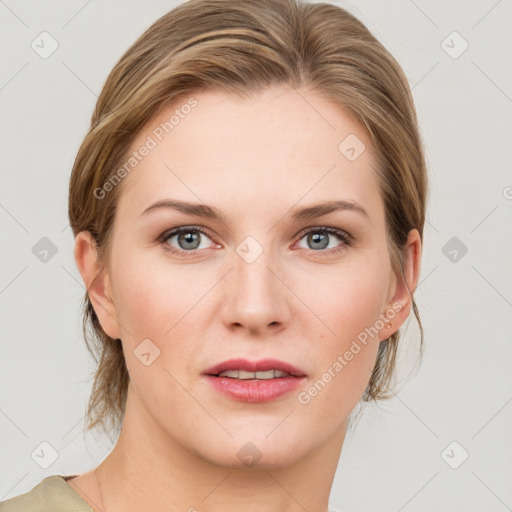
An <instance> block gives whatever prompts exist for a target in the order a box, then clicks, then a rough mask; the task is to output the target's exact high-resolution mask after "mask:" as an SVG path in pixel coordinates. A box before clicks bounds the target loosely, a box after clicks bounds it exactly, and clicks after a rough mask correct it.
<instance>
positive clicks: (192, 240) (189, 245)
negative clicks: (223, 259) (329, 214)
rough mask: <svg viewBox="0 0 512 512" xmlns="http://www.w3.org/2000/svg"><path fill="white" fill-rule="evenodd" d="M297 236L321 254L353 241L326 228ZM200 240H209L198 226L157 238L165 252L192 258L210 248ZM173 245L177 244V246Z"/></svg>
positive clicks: (181, 228) (187, 227)
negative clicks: (336, 241) (333, 243)
mask: <svg viewBox="0 0 512 512" xmlns="http://www.w3.org/2000/svg"><path fill="white" fill-rule="evenodd" d="M299 236H301V238H300V239H299V242H300V241H301V240H303V239H304V238H306V243H307V244H309V245H310V247H305V248H306V249H309V250H312V251H314V252H323V253H336V252H338V251H342V250H344V249H346V248H347V247H348V246H350V245H352V243H353V240H354V239H353V237H352V235H349V234H348V233H347V232H345V231H342V230H341V229H337V228H331V227H326V226H320V227H313V228H308V229H307V230H305V231H302V232H301V233H300V235H299ZM334 237H336V238H338V240H339V241H341V243H339V244H338V245H335V246H333V245H332V243H331V242H332V239H333V238H334ZM201 238H208V239H210V237H209V236H208V233H207V232H206V231H205V230H204V229H202V228H200V227H198V226H183V227H180V228H176V229H173V230H172V231H168V232H166V233H164V234H163V235H162V236H161V237H160V238H159V241H160V243H161V244H163V246H164V249H165V250H167V251H170V252H173V253H175V254H178V255H180V256H184V257H193V256H195V255H196V254H197V251H199V250H200V249H208V248H211V247H212V246H211V245H208V244H207V243H206V244H205V243H203V241H202V240H201ZM173 239H175V240H174V244H173V243H171V242H172V241H173ZM210 240H211V239H210ZM175 244H177V246H176V245H175ZM216 246H217V247H221V246H219V245H218V244H216ZM301 248H304V247H301ZM325 249H327V250H325Z"/></svg>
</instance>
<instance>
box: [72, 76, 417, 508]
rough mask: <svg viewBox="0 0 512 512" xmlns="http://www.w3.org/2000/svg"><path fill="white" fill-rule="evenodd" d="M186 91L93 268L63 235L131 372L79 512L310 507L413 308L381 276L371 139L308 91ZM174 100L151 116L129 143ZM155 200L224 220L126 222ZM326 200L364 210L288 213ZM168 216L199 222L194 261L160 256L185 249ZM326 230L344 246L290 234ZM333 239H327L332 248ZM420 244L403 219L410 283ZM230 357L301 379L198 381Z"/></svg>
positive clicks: (90, 253) (86, 254) (397, 286)
mask: <svg viewBox="0 0 512 512" xmlns="http://www.w3.org/2000/svg"><path fill="white" fill-rule="evenodd" d="M193 96H194V98H196V99H197V101H198V105H197V106H196V107H195V108H194V109H193V110H192V111H191V112H190V114H189V115H188V116H186V117H185V118H184V119H181V120H180V123H179V125H177V126H176V127H175V128H174V130H173V131H172V133H170V134H169V135H167V136H166V137H165V138H164V139H163V140H162V141H161V142H160V143H159V144H158V145H157V147H155V148H154V149H152V150H151V151H150V153H149V155H148V156H146V157H145V158H144V159H143V160H142V161H141V162H140V163H139V164H138V166H137V167H136V168H135V169H134V170H133V171H132V172H131V173H130V174H129V175H128V176H127V177H126V178H125V179H124V180H125V181H124V182H123V184H122V186H123V192H122V195H121V198H120V202H119V205H118V210H117V213H116V219H115V224H114V230H113V239H112V243H113V245H112V257H111V261H110V262H109V265H108V268H106V269H104V271H103V272H102V273H101V274H100V276H99V277H98V278H97V279H94V278H95V277H96V274H97V270H98V267H97V259H96V253H95V251H94V247H93V245H92V243H91V238H90V236H89V233H87V232H82V233H80V234H78V236H77V237H76V241H75V259H76V262H77V266H78V268H79V271H80V273H81V275H82V277H83V280H84V283H85V284H86V286H87V289H88V292H89V296H90V298H91V301H92V303H93V305H94V308H95V311H96V313H97V315H98V317H99V320H100V322H101V325H102V327H103V329H104V330H105V332H106V333H107V334H108V335H109V336H111V337H112V338H121V340H122V344H123V350H124V354H125V358H126V362H127V367H128V369H129V372H130V378H131V382H130V386H129V391H128V402H127V408H126V416H125V420H124V424H123V430H122V433H121V435H120V438H119V440H118V442H117V444H116V445H115V447H114V449H113V450H112V452H111V453H110V454H109V455H108V456H107V457H106V459H105V460H104V461H103V462H102V463H101V464H100V465H99V467H98V475H99V482H100V485H101V491H102V492H101V493H100V491H99V489H98V483H97V481H96V477H95V475H94V473H93V472H92V471H90V472H88V473H85V474H83V475H79V476H78V477H76V478H74V479H73V480H69V484H70V485H71V486H72V487H73V488H74V489H75V490H76V491H77V492H78V493H79V494H81V495H82V497H83V498H84V499H85V500H86V501H87V502H88V503H89V504H90V506H91V507H92V508H93V510H102V509H104V510H108V511H109V512H117V511H124V512H130V511H140V510H169V511H178V510H180V511H185V510H189V509H191V510H194V509H193V508H191V507H194V508H195V509H197V510H208V511H211V512H220V511H221V510H222V511H223V512H231V511H235V510H236V511H237V512H238V511H239V510H241V509H243V510H244V511H246V512H256V511H258V512H277V511H279V512H283V511H286V512H295V511H301V512H303V511H304V510H307V511H308V512H325V510H327V508H328V499H329V494H330V490H331V486H332V482H333V479H334V475H335V471H336V467H337V464H338V460H339V456H340V453H341V448H342V445H343V441H344V438H345V433H346V428H347V420H348V418H349V415H350V413H351V412H352V410H353V409H354V407H355V406H356V405H357V403H358V402H359V400H360V398H361V396H362V394H363V392H364V390H365V388H366V386H367V384H368V381H369V379H370V376H371V372H372V369H373V367H374V365H375V360H376V356H377V350H378V346H379V342H380V341H381V340H384V339H386V338H388V337H389V336H390V335H391V334H392V333H393V332H395V331H396V330H398V328H399V327H400V326H401V325H402V324H403V323H404V321H405V320H406V319H407V317H408V315H409V313H410V309H411V301H410V296H409V293H408V291H407V288H406V286H405V283H404V282H403V281H402V280H399V279H397V277H396V276H395V274H394V273H393V271H392V269H391V264H390V258H389V253H388V250H387V245H386V227H385V216H384V204H383V202H382V198H381V195H380V191H379V188H378V184H377V180H376V176H375V172H374V169H373V165H374V154H373V152H372V147H371V144H370V140H369V138H368V137H367V136H366V134H365V132H364V131H363V130H362V128H361V127H360V126H359V125H358V124H357V123H356V122H355V121H354V119H353V118H352V117H350V116H349V115H348V114H347V113H346V112H344V111H343V110H341V109H340V108H339V107H337V106H336V105H335V104H333V103H331V102H329V101H327V100H324V99H321V98H320V97H319V96H318V95H317V94H314V93H313V92H311V91H307V90H305V89H301V90H300V94H298V93H297V92H296V91H294V90H293V89H291V88H290V87H289V86H286V85H282V86H273V87H270V88H268V89H265V90H264V91H261V92H259V93H258V94H256V95H254V97H252V98H251V99H240V98H238V97H236V96H234V95H232V94H227V93H224V92H220V91H208V92H203V93H198V94H194V95H193ZM183 103H184V101H183V102H181V103H179V104H173V105H172V106H170V107H169V108H166V109H165V110H164V111H163V112H162V114H161V115H160V116H158V118H157V119H155V120H154V121H152V122H151V123H149V124H148V126H147V128H146V129H144V130H143V131H141V133H139V135H138V137H137V140H136V141H135V142H134V144H133V148H139V147H140V146H141V145H142V144H143V143H144V141H145V140H146V138H147V136H148V135H151V132H152V130H153V129H154V128H155V126H157V125H158V124H159V123H160V122H162V121H165V120H167V119H169V117H170V115H172V112H173V111H174V110H175V109H176V108H177V105H178V106H179V105H180V104H183ZM349 134H355V135H356V136H357V137H358V138H359V139H360V140H361V141H363V142H364V144H365V146H366V150H365V151H364V152H363V153H362V154H361V155H360V156H359V157H358V158H357V159H356V160H355V161H349V160H348V159H347V158H346V157H345V156H344V155H343V154H342V153H341V152H340V151H339V150H338V145H339V144H340V142H341V141H342V140H343V139H344V138H345V137H346V136H347V135H349ZM328 171H329V172H328ZM166 198H173V199H180V200H185V201H191V202H195V203H206V204H208V205H211V206H214V207H216V208H218V209H219V210H221V211H222V212H223V213H224V215H225V216H226V223H222V222H218V221H214V220H211V219H206V218H201V217H195V216H191V215H187V214H184V213H181V212H177V211H175V210H171V209H164V208H162V209H157V210H155V211H153V212H152V213H150V214H147V215H143V216H141V212H142V211H143V210H144V209H145V208H146V207H147V206H149V205H150V204H152V203H153V202H155V201H157V200H160V199H166ZM339 199H344V200H347V201H356V202H357V203H358V204H359V205H361V206H362V207H363V208H364V209H365V210H366V212H367V214H368V216H365V215H363V214H361V213H360V212H357V211H355V210H343V211H336V212H333V213H329V214H327V215H325V216H323V217H319V218H316V219H310V220H302V221H292V220H290V219H289V218H288V217H287V215H288V214H289V212H290V210H291V209H292V208H295V207H303V206H309V205H313V204H317V203H319V202H322V201H327V200H339ZM180 226H201V227H204V228H205V229H206V230H207V231H208V234H207V235H201V234H199V233H198V236H199V237H201V238H200V240H201V245H200V248H198V249H196V250H195V254H196V255H195V256H194V257H191V258H184V257H182V256H179V255H176V254H173V253H171V252H169V251H166V250H165V248H164V246H165V244H167V246H170V247H174V248H175V249H182V250H187V247H189V246H187V245H186V243H184V241H183V240H182V241H181V245H180V243H179V239H178V237H177V236H174V237H172V238H171V239H169V240H167V241H166V242H165V241H164V242H159V241H158V238H159V236H160V235H162V234H163V233H164V232H166V231H169V230H171V229H173V228H176V227H180ZM323 226H328V227H333V228H337V229H340V230H343V231H345V232H347V233H349V234H350V235H352V237H353V238H354V241H353V243H352V245H346V244H345V243H344V242H343V241H342V240H340V239H338V237H337V236H336V235H329V245H328V247H327V248H324V247H325V246H321V248H320V249H318V248H316V247H318V246H315V245H314V243H312V242H311V240H310V241H309V242H308V236H307V233H306V234H301V232H302V231H303V230H304V229H305V228H310V227H316V228H318V227H323ZM316 233H317V232H316ZM247 236H252V237H253V238H254V239H255V240H256V241H257V242H258V243H259V244H260V246H261V247H262V249H263V252H262V254H261V255H260V256H259V257H258V258H257V259H256V260H255V261H254V262H252V263H248V262H247V261H245V260H244V259H243V258H242V257H240V256H239V254H238V253H237V252H236V249H237V247H238V246H239V245H240V243H241V242H242V241H243V240H244V239H245V238H246V237H247ZM336 247H338V248H339V247H342V250H341V251H339V252H332V251H331V252H330V253H329V250H330V249H331V248H336ZM188 250H189V251H190V249H188ZM420 255H421V242H420V237H419V234H418V232H417V230H412V231H411V232H410V233H409V238H408V242H407V249H406V263H405V276H406V279H407V283H408V286H409V288H410V289H411V290H413V289H414V288H415V287H416V285H417V281H418V275H419V271H420ZM397 303H400V304H401V305H402V309H401V310H400V311H399V312H398V313H396V315H395V316H394V318H393V320H392V327H391V328H387V327H384V328H382V329H381V330H380V332H379V333H378V335H376V336H374V337H373V338H371V339H369V341H368V343H367V345H366V346H362V350H361V351H360V352H359V353H358V354H357V355H355V356H354V357H353V359H352V360H351V361H350V362H349V363H348V364H347V365H346V366H345V367H344V368H343V370H342V371H340V372H339V373H337V374H336V376H335V377H334V378H332V379H331V381H330V382H329V383H328V384H327V385H326V386H325V387H324V388H323V389H322V390H321V392H319V393H318V394H317V395H316V396H315V397H314V398H312V399H311V401H310V402H309V403H307V404H301V403H300V402H299V401H298V398H297V396H298V393H299V392H300V391H304V390H306V389H308V388H309V387H310V386H311V385H312V384H313V383H314V382H316V381H317V380H318V379H321V377H322V374H323V373H324V372H326V371H327V369H328V368H329V367H332V365H333V363H334V362H335V361H336V359H337V357H338V355H340V354H344V353H345V352H346V351H347V350H348V349H349V348H350V346H351V343H352V342H353V340H355V339H356V338H357V336H358V334H359V333H361V332H362V331H364V329H365V328H369V327H370V326H373V325H374V324H375V322H376V320H377V319H378V318H379V315H381V314H382V313H385V312H386V311H388V310H389V309H390V308H392V305H393V304H397ZM146 338H149V339H150V340H151V341H152V343H154V345H156V346H157V347H158V349H159V350H160V356H159V357H158V358H156V359H155V360H154V361H153V362H152V364H151V365H149V366H145V365H144V364H142V363H141V361H140V360H139V359H138V358H137V357H136V356H135V355H134V350H135V349H136V347H137V346H138V345H139V344H140V343H141V341H142V340H144V339H146ZM233 357H244V358H246V359H249V360H258V359H260V358H264V357H275V358H277V359H281V360H284V361H287V362H290V363H291V364H293V365H295V366H297V367H299V368H300V369H302V370H303V371H304V372H306V373H307V378H306V379H305V383H304V384H303V386H301V388H300V389H299V390H296V391H293V392H291V393H290V394H288V395H285V396H282V397H280V398H278V399H276V400H274V401H272V402H267V403H261V404H255V403H245V402H239V401H235V400H232V399H230V398H227V397H225V396H224V395H220V394H219V393H218V392H217V391H215V390H214V389H213V388H212V387H211V386H210V385H209V384H208V383H207V382H206V381H205V378H204V377H203V376H202V375H201V372H203V371H204V370H205V369H207V368H208V367H210V366H212V365H214V364H216V363H219V362H221V361H224V360H226V359H230V358H233ZM247 442H251V443H253V445H255V446H256V447H257V448H258V450H259V451H260V452H261V454H262V455H261V458H260V459H259V460H258V461H257V462H256V464H255V465H253V466H252V467H247V466H246V465H245V464H244V463H243V462H242V461H241V460H240V458H239V457H238V456H237V452H238V451H239V450H240V449H241V448H242V447H243V446H244V445H246V443H247ZM101 494H102V496H101ZM102 498H103V500H102ZM102 501H103V506H104V508H103V507H102V506H101V503H102Z"/></svg>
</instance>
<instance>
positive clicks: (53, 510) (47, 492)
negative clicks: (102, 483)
mask: <svg viewBox="0 0 512 512" xmlns="http://www.w3.org/2000/svg"><path fill="white" fill-rule="evenodd" d="M75 476H78V475H66V476H63V475H52V476H48V477H46V478H45V479H44V480H43V481H41V482H40V483H39V484H37V485H36V486H35V487H33V488H32V489H31V490H30V491H28V492H27V493H25V494H20V495H19V496H15V497H14V498H11V499H9V500H6V501H2V502H1V503H0V512H93V510H92V508H91V507H90V506H89V505H88V504H87V503H86V502H85V501H84V500H83V498H82V497H81V496H80V495H79V494H77V493H76V492H75V490H74V489H73V488H72V487H71V486H70V485H69V484H68V483H67V481H66V480H68V479H70V478H73V477H75Z"/></svg>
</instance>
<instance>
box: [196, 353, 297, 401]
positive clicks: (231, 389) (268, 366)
mask: <svg viewBox="0 0 512 512" xmlns="http://www.w3.org/2000/svg"><path fill="white" fill-rule="evenodd" d="M225 370H245V371H248V372H262V371H265V370H281V371H283V372H286V373H289V374H290V375H289V376H288V377H278V378H275V379H268V380H255V379H254V380H253V379H247V380H242V379H233V378H230V377H218V376H217V375H218V374H219V373H221V372H223V371H225ZM203 375H205V376H206V379H207V381H208V382H209V383H210V384H211V385H212V386H213V388H214V389H216V390H217V391H219V392H220V393H222V394H224V395H226V396H228V397H229V398H232V399H235V400H239V401H242V402H253V403H259V402H269V401H271V400H274V399H276V398H278V397H280V396H282V395H284V394H286V393H289V392H290V391H293V390H294V389H297V388H298V387H299V386H300V385H301V384H302V383H303V381H304V380H305V378H306V374H305V373H304V372H303V371H302V370H300V369H299V368H296V367H295V366H293V365H291V364H289V363H285V362H284V361H279V360H278V359H261V360H260V361H255V362H251V361H247V359H229V360H228V361H224V362H222V363H219V364H216V365H215V366H212V367H211V368H208V369H207V370H205V371H204V372H203Z"/></svg>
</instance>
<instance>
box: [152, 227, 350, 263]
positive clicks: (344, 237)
mask: <svg viewBox="0 0 512 512" xmlns="http://www.w3.org/2000/svg"><path fill="white" fill-rule="evenodd" d="M190 231H192V232H193V231H198V232H199V233H202V234H203V235H205V236H207V237H208V238H211V237H210V236H209V234H208V232H207V231H206V230H204V229H203V228H201V227H199V226H183V227H180V228H176V229H173V230H172V231H166V232H165V233H163V234H162V235H161V236H160V237H159V239H158V240H159V242H160V243H161V244H162V245H163V246H164V249H165V250H166V251H169V252H171V253H173V254H177V255H179V256H183V257H185V258H191V257H194V256H197V253H198V252H199V251H201V250H202V249H194V250H191V251H184V250H182V249H176V248H175V247H171V246H170V245H169V244H168V243H167V242H168V240H169V239H171V238H172V237H174V236H176V235H179V234H180V233H183V232H190ZM312 232H313V233H314V232H321V233H328V234H330V235H335V236H337V237H338V238H339V239H340V240H341V242H342V244H341V245H340V246H338V247H335V248H332V249H328V250H318V251H315V250H313V249H309V251H311V252H314V253H324V254H335V253H338V252H341V251H343V250H345V249H346V248H347V247H350V246H351V245H352V244H353V243H354V237H353V236H352V235H349V234H348V233H347V232H345V231H342V230H340V229H337V228H331V227H328V226H318V227H311V228H307V229H305V230H303V231H301V232H300V233H299V234H298V235H297V236H299V241H300V240H302V239H303V238H304V237H305V236H306V235H308V234H309V233H312Z"/></svg>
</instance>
